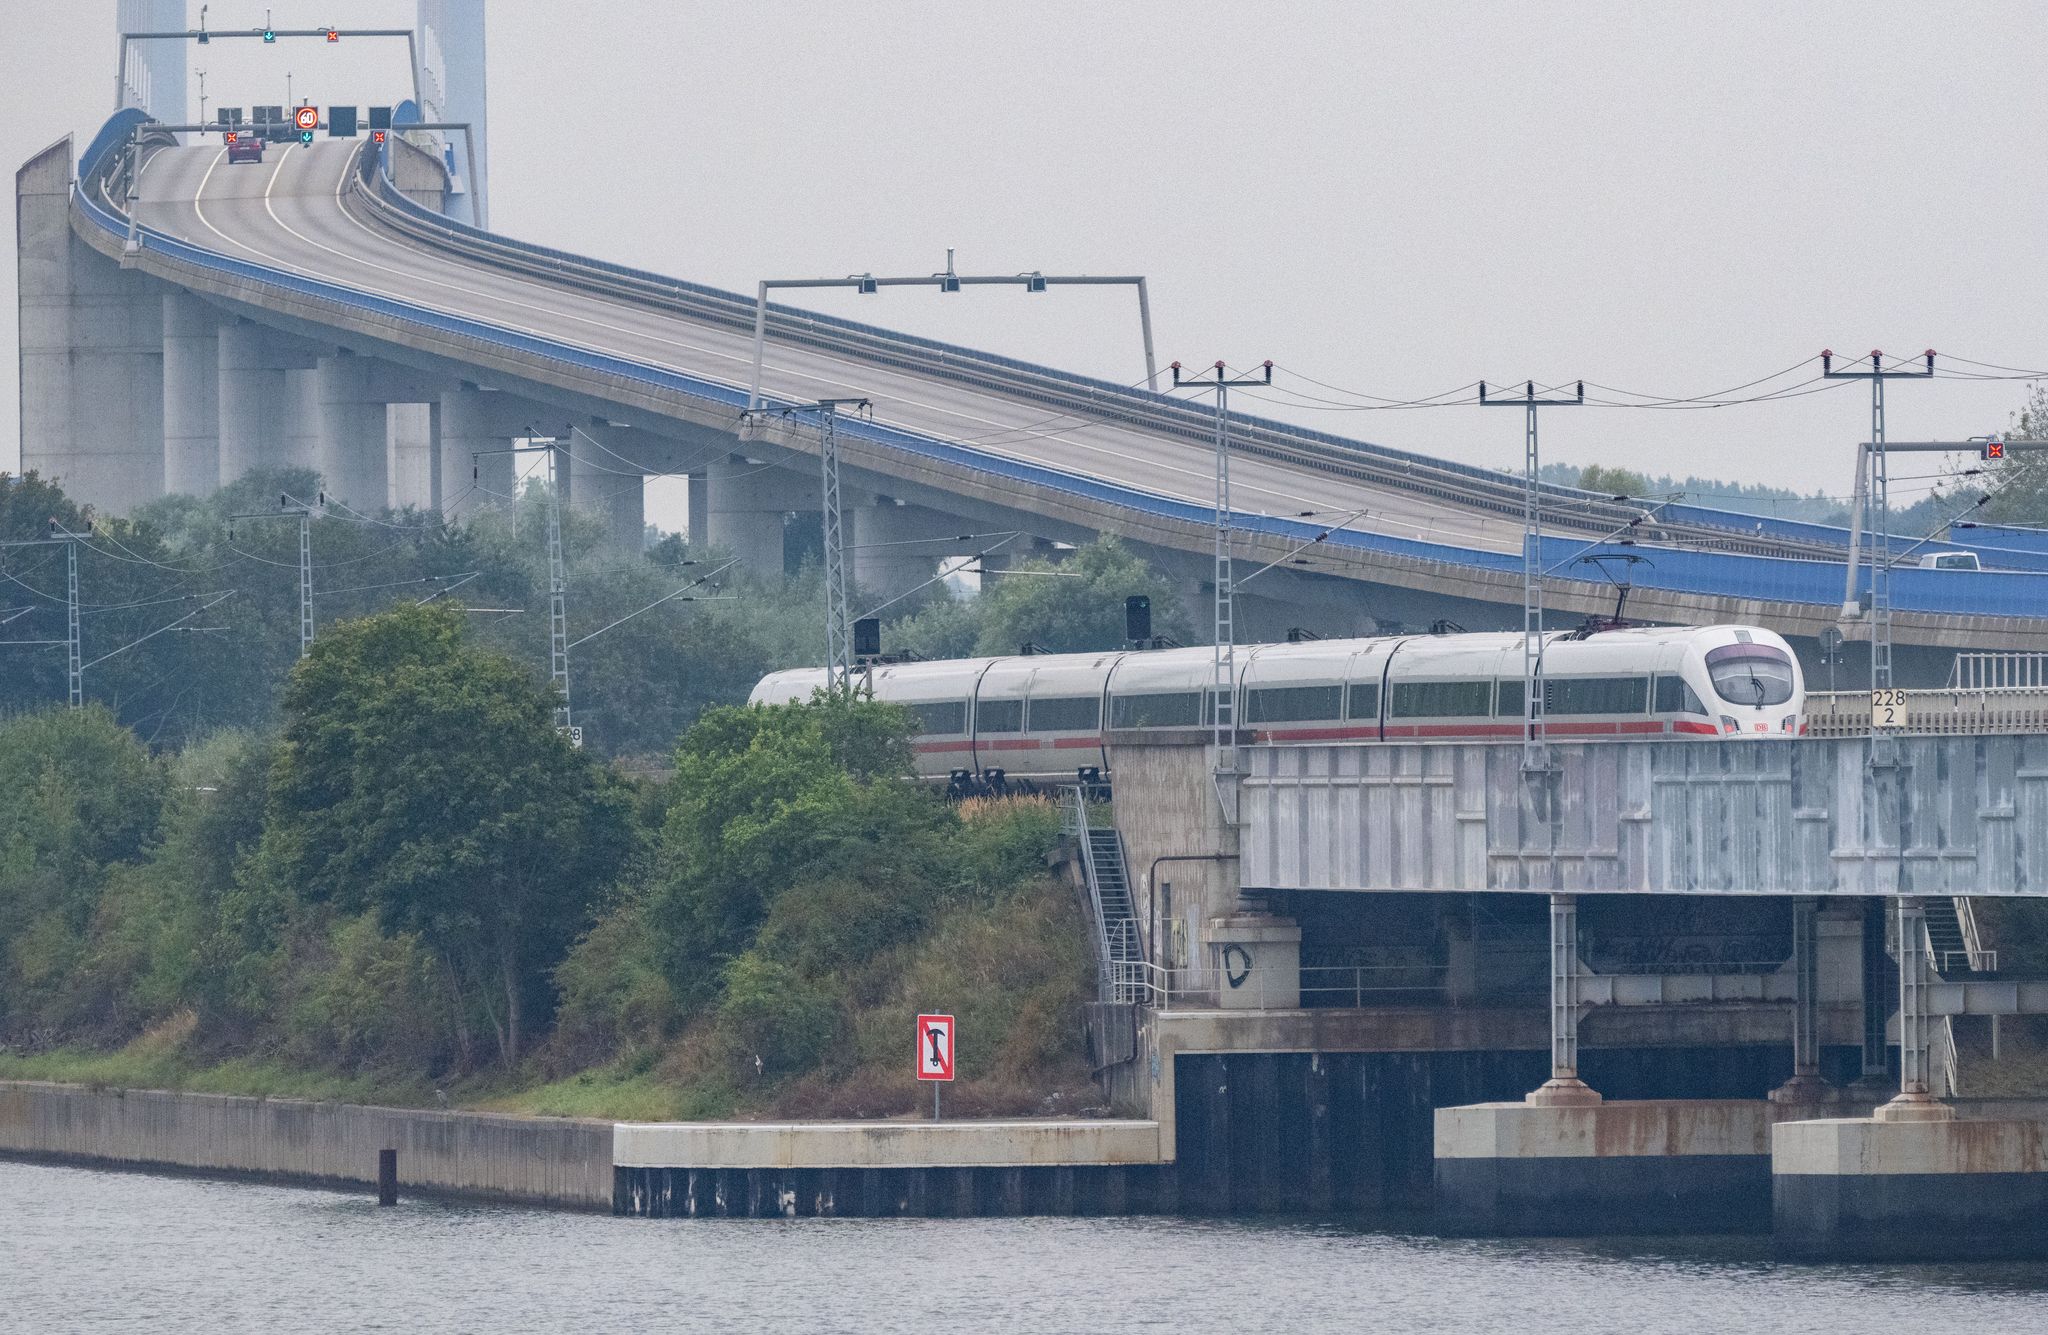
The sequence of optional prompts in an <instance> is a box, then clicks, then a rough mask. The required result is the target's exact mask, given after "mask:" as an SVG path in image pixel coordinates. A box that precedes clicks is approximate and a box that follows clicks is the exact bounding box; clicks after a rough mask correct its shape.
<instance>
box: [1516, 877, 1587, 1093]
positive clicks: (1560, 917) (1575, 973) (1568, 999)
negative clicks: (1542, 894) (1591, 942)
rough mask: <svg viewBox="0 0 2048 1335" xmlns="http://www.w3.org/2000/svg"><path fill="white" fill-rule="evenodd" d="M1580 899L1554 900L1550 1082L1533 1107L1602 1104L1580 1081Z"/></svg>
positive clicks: (1551, 904) (1552, 913)
mask: <svg viewBox="0 0 2048 1335" xmlns="http://www.w3.org/2000/svg"><path fill="white" fill-rule="evenodd" d="M1579 993H1580V985H1579V897H1578V896H1577V895H1552V896H1551V897H1550V1079H1548V1080H1546V1081H1544V1083H1543V1087H1542V1088H1541V1089H1538V1090H1536V1091H1534V1092H1533V1093H1531V1094H1530V1095H1529V1098H1528V1101H1529V1102H1530V1103H1534V1104H1539V1105H1547V1106H1557V1105H1565V1104H1584V1103H1598V1102H1599V1101H1600V1095H1599V1094H1597V1093H1595V1092H1594V1091H1593V1090H1592V1089H1590V1088H1588V1087H1587V1085H1586V1082H1585V1081H1583V1080H1581V1079H1579V1000H1580V996H1579Z"/></svg>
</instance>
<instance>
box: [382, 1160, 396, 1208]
mask: <svg viewBox="0 0 2048 1335" xmlns="http://www.w3.org/2000/svg"><path fill="white" fill-rule="evenodd" d="M377 1204H379V1205H396V1204H398V1151H397V1150H378V1151H377Z"/></svg>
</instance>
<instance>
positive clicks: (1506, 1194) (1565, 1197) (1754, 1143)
mask: <svg viewBox="0 0 2048 1335" xmlns="http://www.w3.org/2000/svg"><path fill="white" fill-rule="evenodd" d="M1583 974H1584V971H1583V970H1582V969H1581V967H1580V964H1579V952H1578V897H1577V896H1576V895H1565V894H1553V895H1552V896H1551V897H1550V1079H1549V1080H1547V1081H1545V1082H1544V1084H1543V1085H1542V1087H1541V1088H1539V1089H1537V1090H1535V1091H1534V1092H1532V1093H1530V1094H1529V1095H1528V1096H1527V1097H1526V1098H1524V1099H1523V1100H1522V1101H1521V1102H1519V1103H1478V1104H1468V1105H1466V1106H1464V1107H1455V1108H1439V1109H1438V1110H1437V1112H1436V1126H1435V1133H1436V1134H1435V1142H1436V1144H1435V1150H1436V1183H1435V1185H1436V1216H1437V1227H1438V1228H1439V1229H1440V1230H1442V1231H1444V1232H1446V1233H1454V1234H1471V1235H1479V1236H1524V1235H1530V1236H1583V1235H1586V1234H1590V1233H1636V1234H1656V1233H1716V1232H1744V1233H1749V1232H1761V1231H1763V1230H1764V1229H1765V1228H1767V1227H1768V1226H1769V1222H1770V1173H1771V1168H1770V1135H1771V1124H1772V1122H1773V1120H1774V1118H1775V1117H1776V1115H1777V1112H1776V1108H1775V1106H1774V1105H1773V1104H1771V1103H1769V1102H1766V1101H1764V1100H1761V1099H1755V1100H1742V1099H1684V1100H1678V1099H1673V1100H1662V1099H1660V1100H1644V1101H1634V1100H1615V1101H1611V1102H1610V1101H1605V1100H1603V1099H1602V1098H1601V1097H1600V1095H1599V1094H1598V1093H1596V1092H1595V1091H1593V1090H1592V1089H1590V1088H1588V1087H1587V1086H1586V1084H1585V1082H1584V1081H1582V1080H1580V1078H1579V1038H1578V1028H1579V1023H1578V1022H1579V1012H1580V1007H1581V1003H1582V1000H1583V999H1582V996H1581V991H1582V988H1581V979H1582V977H1583Z"/></svg>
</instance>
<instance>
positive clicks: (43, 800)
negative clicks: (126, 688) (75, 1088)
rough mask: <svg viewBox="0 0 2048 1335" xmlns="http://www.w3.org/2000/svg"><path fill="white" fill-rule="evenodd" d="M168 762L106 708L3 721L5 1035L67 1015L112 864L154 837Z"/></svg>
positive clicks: (139, 854)
mask: <svg viewBox="0 0 2048 1335" xmlns="http://www.w3.org/2000/svg"><path fill="white" fill-rule="evenodd" d="M164 790H165V774H164V767H163V765H162V764H161V763H160V762H158V761H157V760H156V759H155V758H153V757H152V756H151V755H150V754H149V753H148V752H147V751H146V750H145V749H144V748H143V746H142V744H141V743H139V742H138V741H136V739H135V735H134V734H133V733H131V732H129V731H128V730H127V729H126V728H123V727H121V726H120V725H119V724H118V723H116V722H115V721H114V719H113V717H112V716H111V715H110V714H109V713H108V712H107V711H106V710H104V709H101V708H98V707H88V708H86V709H82V710H74V709H62V708H59V709H50V710H46V711H44V712H42V713H40V714H30V715H25V716H22V717H19V718H14V719H9V720H7V721H6V722H5V723H0V1031H4V1030H5V1029H8V1028H13V1027H17V1026H18V1025H19V1024H20V1023H22V1022H23V1021H24V1020H25V1019H27V1018H39V1019H41V1020H44V1021H58V1020H61V1019H62V1018H64V1017H63V1016H61V1015H59V1014H58V1013H57V1012H58V1011H59V1010H60V1009H62V1007H61V1004H60V1003H61V997H62V994H63V993H64V991H65V989H66V987H67V985H68V984H69V983H70V982H71V975H72V974H73V972H74V971H75V970H76V969H77V968H78V966H79V964H80V962H81V961H82V959H83V955H84V950H85V946H86V942H87V937H88V933H89V931H90V929H91V927H92V923H93V920H94V918H95V916H96V915H97V913H98V911H99V907H100V900H101V894H102V892H103V890H104V888H105V885H106V878H107V875H108V873H109V871H110V870H112V869H114V868H116V867H119V866H123V865H127V864H132V863H136V862H139V861H141V860H142V858H143V857H144V856H145V855H146V854H147V852H148V850H149V847H150V845H151V844H152V843H153V841H154V840H155V838H156V835H157V826H158V819H159V816H160V814H161V812H162V810H163V804H164Z"/></svg>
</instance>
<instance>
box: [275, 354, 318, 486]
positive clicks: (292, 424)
mask: <svg viewBox="0 0 2048 1335" xmlns="http://www.w3.org/2000/svg"><path fill="white" fill-rule="evenodd" d="M318 362H319V358H317V357H316V358H314V363H315V364H314V365H313V366H309V367H307V368H306V369H304V370H302V371H299V370H294V371H286V372H285V373H284V396H285V426H286V429H285V439H284V456H283V459H282V460H281V462H282V463H283V464H284V465H285V466H286V467H288V468H303V469H306V470H307V471H308V472H313V473H317V472H319V471H320V371H319V366H318ZM307 499H308V500H310V499H312V498H311V497H308V498H307Z"/></svg>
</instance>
